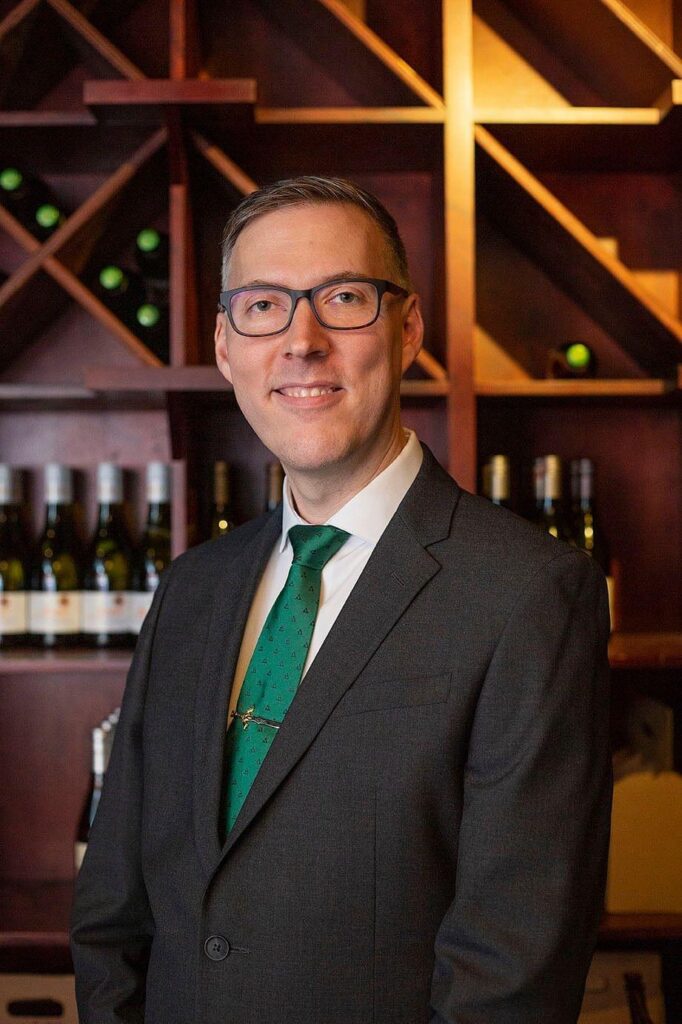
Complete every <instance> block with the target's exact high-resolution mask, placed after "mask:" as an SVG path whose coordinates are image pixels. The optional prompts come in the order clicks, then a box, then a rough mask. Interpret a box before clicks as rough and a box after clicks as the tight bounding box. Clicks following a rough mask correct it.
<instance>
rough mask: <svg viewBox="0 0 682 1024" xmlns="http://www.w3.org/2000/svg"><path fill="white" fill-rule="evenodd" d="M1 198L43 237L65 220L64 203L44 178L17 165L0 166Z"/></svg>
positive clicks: (48, 235) (34, 233)
mask: <svg viewBox="0 0 682 1024" xmlns="http://www.w3.org/2000/svg"><path fill="white" fill-rule="evenodd" d="M0 202H2V204H3V205H4V206H6V207H7V209H8V210H9V211H10V212H11V213H12V214H13V215H14V216H15V217H16V219H17V220H18V221H19V223H20V224H23V225H24V227H25V228H27V230H28V231H30V232H31V234H33V235H34V236H35V237H36V238H39V239H40V240H41V241H45V239H47V238H49V237H50V235H51V234H52V232H53V231H56V230H57V228H58V227H59V225H60V224H62V223H63V222H64V221H65V220H66V214H65V213H64V210H63V209H62V207H61V204H60V203H59V202H58V201H57V199H56V198H55V197H54V195H53V194H52V191H51V190H50V189H49V188H48V186H47V185H46V184H45V182H43V181H40V180H39V179H38V178H35V177H33V176H32V175H29V174H27V173H26V172H25V171H21V170H19V168H17V167H3V168H1V169H0Z"/></svg>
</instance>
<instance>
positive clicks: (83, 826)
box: [74, 726, 105, 871]
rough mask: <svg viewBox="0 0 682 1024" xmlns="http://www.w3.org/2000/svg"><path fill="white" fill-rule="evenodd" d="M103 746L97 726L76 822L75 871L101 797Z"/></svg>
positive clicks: (93, 733)
mask: <svg viewBox="0 0 682 1024" xmlns="http://www.w3.org/2000/svg"><path fill="white" fill-rule="evenodd" d="M104 745H105V739H104V730H103V729H102V728H101V726H97V727H96V728H95V729H93V730H92V775H91V777H90V788H89V789H88V795H87V796H86V798H85V802H84V804H83V810H82V812H81V816H80V818H79V820H78V829H77V831H76V842H75V849H74V861H75V865H76V871H79V870H80V866H81V864H82V863H83V857H84V856H85V851H86V850H87V847H88V836H89V835H90V829H91V828H92V823H93V821H94V820H95V815H96V814H97V808H98V807H99V801H100V797H101V796H102V786H103V785H104V773H105V760H104Z"/></svg>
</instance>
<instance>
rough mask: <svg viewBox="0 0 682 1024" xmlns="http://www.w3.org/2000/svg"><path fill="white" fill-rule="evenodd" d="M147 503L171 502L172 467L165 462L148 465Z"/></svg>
mask: <svg viewBox="0 0 682 1024" xmlns="http://www.w3.org/2000/svg"><path fill="white" fill-rule="evenodd" d="M147 501H148V502H149V503H150V504H165V503H167V502H169V501H170V466H168V465H167V464H166V463H165V462H149V463H148V464H147Z"/></svg>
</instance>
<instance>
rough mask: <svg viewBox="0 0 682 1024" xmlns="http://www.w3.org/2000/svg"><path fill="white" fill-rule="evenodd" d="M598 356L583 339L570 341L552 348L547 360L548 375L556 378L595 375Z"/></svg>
mask: <svg viewBox="0 0 682 1024" xmlns="http://www.w3.org/2000/svg"><path fill="white" fill-rule="evenodd" d="M596 373H597V357H596V355H595V354H594V351H593V350H592V349H591V348H590V346H589V345H586V344H585V342H583V341H569V342H567V343H566V344H565V345H560V346H559V348H555V349H552V350H551V351H550V353H549V356H548V360H547V376H548V377H555V378H559V379H561V378H571V377H574V378H581V377H594V376H596Z"/></svg>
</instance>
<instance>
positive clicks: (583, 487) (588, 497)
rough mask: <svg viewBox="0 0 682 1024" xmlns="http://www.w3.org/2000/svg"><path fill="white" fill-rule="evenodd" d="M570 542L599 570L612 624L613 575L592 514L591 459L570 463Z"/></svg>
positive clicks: (603, 541)
mask: <svg viewBox="0 0 682 1024" xmlns="http://www.w3.org/2000/svg"><path fill="white" fill-rule="evenodd" d="M571 519H572V522H571V526H572V530H571V533H572V541H573V543H574V544H575V546H576V547H578V548H581V549H582V550H583V551H587V553H588V554H590V555H592V557H593V558H594V559H595V561H596V562H598V564H599V565H600V566H601V568H602V569H603V571H604V574H605V576H606V583H607V587H608V592H609V612H610V614H611V622H613V596H614V593H613V574H612V571H611V558H610V556H609V549H608V546H607V543H606V540H605V538H604V535H603V533H602V530H601V526H600V523H599V519H598V517H597V516H596V515H595V511H594V463H593V462H592V460H591V459H572V460H571Z"/></svg>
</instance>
